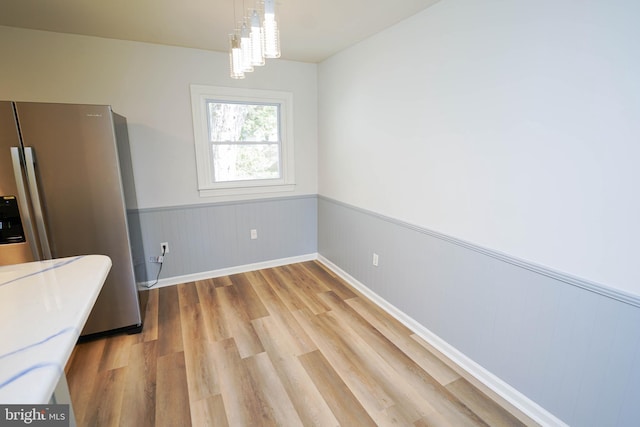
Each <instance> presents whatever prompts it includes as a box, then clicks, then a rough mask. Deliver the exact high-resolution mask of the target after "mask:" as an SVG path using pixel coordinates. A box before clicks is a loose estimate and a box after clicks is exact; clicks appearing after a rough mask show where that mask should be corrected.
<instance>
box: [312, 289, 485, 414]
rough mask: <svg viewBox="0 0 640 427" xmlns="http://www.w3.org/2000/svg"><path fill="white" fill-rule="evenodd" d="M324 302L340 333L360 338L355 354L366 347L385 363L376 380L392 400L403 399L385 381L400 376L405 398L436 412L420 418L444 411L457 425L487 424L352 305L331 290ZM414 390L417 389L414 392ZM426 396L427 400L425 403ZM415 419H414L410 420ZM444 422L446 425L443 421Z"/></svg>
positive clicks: (379, 364) (371, 357) (372, 358)
mask: <svg viewBox="0 0 640 427" xmlns="http://www.w3.org/2000/svg"><path fill="white" fill-rule="evenodd" d="M323 297H324V298H325V300H326V301H327V303H328V304H329V305H330V306H331V308H332V311H331V313H329V314H328V316H335V318H336V322H335V327H336V328H337V329H338V330H342V331H343V334H346V333H348V332H349V331H353V334H352V340H353V341H356V340H362V342H360V343H359V344H358V345H353V341H352V342H351V344H352V348H353V351H354V353H356V354H361V355H362V354H366V353H362V352H363V351H364V350H363V349H366V348H369V349H370V350H371V352H369V354H370V356H369V358H370V360H371V361H375V360H377V357H374V353H375V354H376V355H378V356H380V358H381V359H382V360H384V362H386V364H385V363H382V362H378V367H379V368H380V371H379V376H378V378H379V381H380V382H381V383H384V384H385V385H386V387H385V390H387V392H388V393H389V394H391V395H392V396H396V397H395V399H394V401H395V402H396V403H398V404H400V403H401V402H402V400H401V396H398V395H397V394H396V393H395V392H397V391H398V390H397V389H396V388H395V387H394V385H395V384H397V383H395V382H391V383H387V382H384V380H385V379H391V378H402V379H403V380H404V382H405V384H406V386H405V387H404V392H403V394H404V396H405V397H407V398H418V400H416V401H415V402H414V404H415V405H416V406H418V405H419V406H424V407H426V405H428V406H429V407H431V408H433V410H434V411H435V412H434V411H429V412H428V413H422V414H421V415H422V416H423V417H429V416H431V417H434V418H433V422H435V421H436V420H438V418H439V417H438V416H437V415H436V414H445V415H446V417H447V419H449V420H453V421H455V423H456V425H459V426H465V425H466V426H482V425H486V424H485V423H484V421H483V420H482V419H481V418H479V417H478V416H477V415H476V414H474V413H473V412H472V411H470V410H469V409H468V408H467V407H466V406H465V405H464V403H462V402H460V401H459V400H458V399H457V398H456V397H455V396H454V395H453V394H451V393H450V392H449V391H448V390H447V389H446V388H444V387H443V386H442V385H441V384H440V383H438V382H437V381H436V380H435V379H434V378H433V377H432V376H431V375H429V374H428V373H427V372H426V371H424V370H423V369H422V368H421V367H420V366H419V365H417V364H416V363H415V362H414V361H413V360H412V359H410V358H409V357H408V356H407V355H406V354H405V353H403V352H402V351H400V350H399V349H398V347H396V346H395V345H394V344H393V343H392V342H391V341H389V340H388V339H387V338H386V337H385V336H384V335H382V334H381V333H380V332H379V331H378V330H377V329H375V328H373V327H372V326H371V324H370V323H368V322H367V321H366V320H365V319H363V318H362V317H361V316H360V315H359V314H358V313H357V312H355V311H354V310H353V309H352V308H351V306H349V305H348V304H347V303H346V302H345V301H343V300H341V299H340V298H338V297H337V296H336V295H335V294H334V293H333V292H328V293H326V294H324V295H323ZM386 366H389V367H390V368H391V369H392V370H391V371H389V372H386V371H384V370H383V369H382V368H383V367H386ZM383 372H384V373H386V374H387V375H391V378H389V377H386V376H384V375H381V374H382V373H383ZM389 387H392V388H391V389H390V388H389ZM415 392H418V394H417V395H416V394H415ZM424 399H426V400H427V401H428V402H424ZM413 421H415V420H413ZM442 425H446V424H442Z"/></svg>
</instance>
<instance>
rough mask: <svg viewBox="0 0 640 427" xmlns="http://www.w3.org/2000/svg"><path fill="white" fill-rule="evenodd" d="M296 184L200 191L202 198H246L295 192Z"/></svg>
mask: <svg viewBox="0 0 640 427" xmlns="http://www.w3.org/2000/svg"><path fill="white" fill-rule="evenodd" d="M295 188H296V185H295V184H282V185H268V186H247V187H234V188H205V189H200V190H198V192H199V193H200V197H226V196H245V195H251V194H264V193H283V192H289V191H293V190H295Z"/></svg>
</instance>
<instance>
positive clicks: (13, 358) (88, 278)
mask: <svg viewBox="0 0 640 427" xmlns="http://www.w3.org/2000/svg"><path fill="white" fill-rule="evenodd" d="M110 268H111V260H110V259H109V258H108V257H106V256H104V255H87V256H81V257H72V258H61V259H55V260H50V261H40V262H30V263H26V264H16V265H9V266H5V267H0V403H3V404H4V403H22V404H27V403H28V404H47V403H48V402H49V399H50V398H51V395H52V393H53V391H54V389H55V387H56V384H57V383H58V380H59V379H60V376H61V375H64V367H65V364H66V363H67V360H68V359H69V356H70V355H71V352H72V351H73V347H74V346H75V344H76V341H77V339H78V337H79V336H80V332H81V331H82V328H83V327H84V324H85V322H86V321H87V318H88V317H89V313H90V312H91V309H92V308H93V304H94V303H95V301H96V299H97V297H98V294H99V293H100V289H102V285H103V283H104V281H105V279H106V277H107V274H108V273H109V270H110Z"/></svg>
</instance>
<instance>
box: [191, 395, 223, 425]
mask: <svg viewBox="0 0 640 427" xmlns="http://www.w3.org/2000/svg"><path fill="white" fill-rule="evenodd" d="M191 420H192V422H193V425H194V426H198V427H229V422H228V421H227V415H226V412H225V409H224V402H223V401H222V395H220V394H217V395H215V396H209V397H207V398H206V399H201V400H196V401H195V402H191Z"/></svg>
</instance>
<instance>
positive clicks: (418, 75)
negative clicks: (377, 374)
mask: <svg viewBox="0 0 640 427" xmlns="http://www.w3.org/2000/svg"><path fill="white" fill-rule="evenodd" d="M639 16H640V2H638V1H636V0H610V1H602V0H562V1H558V0H538V1H531V2H521V1H511V2H509V1H501V0H485V1H481V2H480V1H477V0H442V1H441V2H439V3H437V4H436V5H434V6H432V7H431V8H429V9H426V10H425V11H423V12H421V13H419V14H418V15H415V16H414V17H412V18H410V19H408V20H406V21H404V22H402V23H400V24H398V25H396V26H394V27H391V28H389V29H388V30H386V31H384V32H382V33H379V34H377V35H375V36H373V37H371V38H369V39H367V40H365V41H364V42H361V43H359V44H358V45H356V46H353V47H352V48H349V49H347V50H345V51H342V52H341V53H339V54H337V55H335V56H333V57H332V58H330V59H328V60H327V61H325V62H323V63H321V64H320V66H319V70H318V82H319V83H318V87H319V165H320V166H319V193H320V194H321V195H324V196H327V197H331V198H334V199H337V200H340V201H343V202H346V203H349V204H353V205H355V206H358V207H362V208H364V209H368V210H372V211H375V212H378V213H381V214H384V215H387V216H390V217H393V218H396V219H399V220H403V221H406V222H409V223H412V224H415V225H418V226H422V227H425V228H429V229H432V230H435V231H439V232H443V233H446V234H449V235H452V236H455V237H458V238H460V239H463V240H467V241H469V242H473V243H476V244H479V245H481V246H484V247H487V248H490V249H493V250H497V251H501V252H504V253H506V254H509V255H512V256H515V257H519V258H522V259H525V260H528V261H531V262H534V263H538V264H541V265H545V266H548V267H551V268H554V269H556V270H560V271H564V272H566V273H569V274H573V275H575V276H579V277H582V278H586V279H588V280H591V281H595V282H599V283H601V284H604V285H606V286H610V287H614V288H617V289H620V290H623V291H628V292H631V293H634V294H636V295H637V294H640V270H639V269H638V268H637V266H636V263H637V262H638V261H640V258H639V257H638V254H639V252H640V251H638V249H637V242H638V241H640V196H639V192H638V185H639V184H640V78H639V77H638V76H640V48H639V44H638V43H639V41H640V25H639V24H638V17H639Z"/></svg>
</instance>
